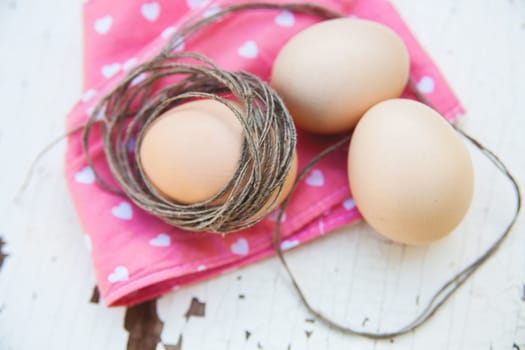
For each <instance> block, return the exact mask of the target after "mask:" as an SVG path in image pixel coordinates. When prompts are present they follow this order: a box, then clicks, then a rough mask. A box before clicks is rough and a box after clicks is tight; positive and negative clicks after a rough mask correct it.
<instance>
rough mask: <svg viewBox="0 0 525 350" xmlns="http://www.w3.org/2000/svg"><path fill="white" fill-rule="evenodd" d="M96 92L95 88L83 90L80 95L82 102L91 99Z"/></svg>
mask: <svg viewBox="0 0 525 350" xmlns="http://www.w3.org/2000/svg"><path fill="white" fill-rule="evenodd" d="M96 94H97V90H95V89H89V90H88V91H86V92H84V94H83V95H82V97H81V98H80V99H81V100H82V102H88V101H89V100H91V99H92V98H93V97H95V95H96Z"/></svg>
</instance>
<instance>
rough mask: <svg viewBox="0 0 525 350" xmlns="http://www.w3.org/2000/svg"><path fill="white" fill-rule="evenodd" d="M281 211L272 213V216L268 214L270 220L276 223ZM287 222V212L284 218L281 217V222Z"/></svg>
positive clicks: (276, 210) (277, 210)
mask: <svg viewBox="0 0 525 350" xmlns="http://www.w3.org/2000/svg"><path fill="white" fill-rule="evenodd" d="M279 211H280V209H279V208H277V209H275V210H274V211H272V212H271V213H270V214H268V220H270V221H273V222H276V221H277V217H278V216H279ZM285 221H286V212H284V213H283V216H281V222H285Z"/></svg>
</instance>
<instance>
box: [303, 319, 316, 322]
mask: <svg viewBox="0 0 525 350" xmlns="http://www.w3.org/2000/svg"><path fill="white" fill-rule="evenodd" d="M304 322H307V323H314V322H315V318H306V319H305V320H304Z"/></svg>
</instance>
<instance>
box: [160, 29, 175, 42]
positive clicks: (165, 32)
mask: <svg viewBox="0 0 525 350" xmlns="http://www.w3.org/2000/svg"><path fill="white" fill-rule="evenodd" d="M176 30H177V28H175V27H173V26H171V27H167V28H166V29H164V30H163V31H162V33H160V36H161V37H163V38H164V39H168V38H169V37H170V36H171V35H172V34H173V33H175V31H176Z"/></svg>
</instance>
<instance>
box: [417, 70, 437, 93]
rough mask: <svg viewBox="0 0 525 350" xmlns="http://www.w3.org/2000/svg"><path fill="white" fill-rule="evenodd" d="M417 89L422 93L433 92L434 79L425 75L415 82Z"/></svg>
mask: <svg viewBox="0 0 525 350" xmlns="http://www.w3.org/2000/svg"><path fill="white" fill-rule="evenodd" d="M417 89H418V91H419V92H421V93H423V94H429V93H431V92H434V79H432V78H431V77H429V76H427V75H425V76H424V77H422V78H421V80H419V82H418V83H417Z"/></svg>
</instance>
